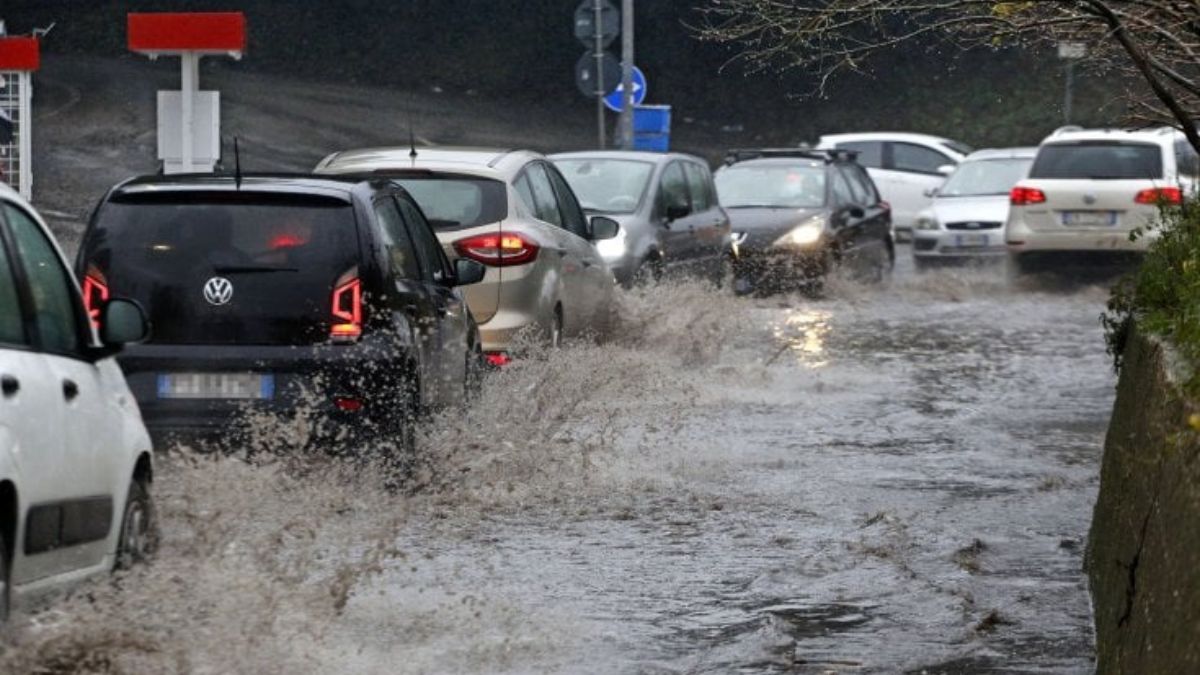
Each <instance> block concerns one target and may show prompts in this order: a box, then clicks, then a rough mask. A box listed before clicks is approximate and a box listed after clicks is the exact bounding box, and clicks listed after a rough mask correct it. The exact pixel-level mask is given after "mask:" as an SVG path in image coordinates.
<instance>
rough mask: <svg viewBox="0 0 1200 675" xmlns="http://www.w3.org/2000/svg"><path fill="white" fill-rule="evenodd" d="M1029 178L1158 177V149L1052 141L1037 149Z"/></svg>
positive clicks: (1160, 166) (1160, 173) (1160, 170)
mask: <svg viewBox="0 0 1200 675" xmlns="http://www.w3.org/2000/svg"><path fill="white" fill-rule="evenodd" d="M1029 177H1030V178H1088V179H1092V180H1119V179H1124V178H1162V177H1163V161H1162V150H1161V149H1160V148H1159V147H1158V146H1157V145H1152V144H1150V143H1122V142H1114V141H1088V142H1081V143H1053V144H1050V145H1043V146H1042V149H1041V150H1038V154H1037V159H1035V160H1034V162H1033V168H1032V169H1030V171H1029Z"/></svg>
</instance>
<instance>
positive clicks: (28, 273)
mask: <svg viewBox="0 0 1200 675" xmlns="http://www.w3.org/2000/svg"><path fill="white" fill-rule="evenodd" d="M4 215H5V216H6V217H7V219H8V224H9V228H10V229H11V231H12V234H13V239H14V240H15V241H16V244H17V252H18V257H19V258H20V261H21V265H22V267H23V268H24V269H25V278H26V279H28V281H29V290H30V293H31V294H32V295H33V304H34V311H35V312H36V313H37V327H38V333H39V335H40V336H41V347H42V349H44V350H46V351H49V352H54V353H58V354H75V353H78V352H79V351H80V347H81V346H82V344H81V341H80V331H79V306H78V304H77V301H76V299H75V290H74V289H75V284H74V282H73V281H72V280H71V277H70V276H68V275H67V271H66V269H65V268H63V265H62V262H61V261H60V260H59V258H58V255H57V254H56V253H55V251H54V246H53V245H51V243H50V240H49V239H47V238H46V235H45V234H44V233H43V232H42V230H41V228H40V227H38V225H37V223H35V222H34V221H33V218H31V217H30V216H29V215H28V214H26V213H25V212H24V211H22V210H21V209H18V208H15V207H13V206H10V205H7V204H6V205H5V206H4Z"/></svg>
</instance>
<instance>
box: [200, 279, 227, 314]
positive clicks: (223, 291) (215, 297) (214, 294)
mask: <svg viewBox="0 0 1200 675" xmlns="http://www.w3.org/2000/svg"><path fill="white" fill-rule="evenodd" d="M204 299H205V300H207V301H208V304H210V305H216V306H218V307H220V306H221V305H226V304H229V301H230V300H232V299H233V282H231V281H230V280H228V279H226V278H225V277H213V278H211V279H209V280H208V281H206V282H204Z"/></svg>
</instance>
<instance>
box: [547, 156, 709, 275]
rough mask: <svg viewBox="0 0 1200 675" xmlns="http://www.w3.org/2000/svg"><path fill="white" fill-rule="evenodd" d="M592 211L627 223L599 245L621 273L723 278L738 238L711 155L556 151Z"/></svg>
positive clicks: (557, 162)
mask: <svg viewBox="0 0 1200 675" xmlns="http://www.w3.org/2000/svg"><path fill="white" fill-rule="evenodd" d="M550 159H551V160H552V161H553V162H554V164H555V165H556V166H557V167H558V168H559V170H561V171H562V173H563V175H564V176H565V177H566V179H567V182H568V183H570V184H571V187H572V188H574V190H575V194H577V195H578V196H579V201H580V202H581V203H582V204H583V208H584V209H585V210H586V211H587V212H589V213H599V214H603V215H606V216H611V217H612V218H613V219H614V220H616V221H617V222H618V223H620V225H621V231H620V233H619V234H618V235H617V236H616V237H615V238H613V239H609V240H608V241H603V242H600V243H599V244H598V245H597V248H598V249H599V250H600V255H602V256H603V257H604V260H605V262H607V263H608V265H609V267H611V268H612V270H613V274H614V275H615V276H616V278H617V281H619V282H621V283H622V284H624V285H627V286H628V285H632V284H633V283H634V282H635V281H637V280H639V279H646V278H659V277H661V276H662V275H663V274H664V273H666V272H674V271H682V272H688V273H691V274H694V275H699V276H703V277H709V278H712V279H714V280H715V281H717V282H720V281H721V280H722V279H723V275H724V272H725V270H726V269H727V265H726V263H727V262H728V261H729V257H730V252H731V249H732V243H731V240H730V232H729V216H728V215H726V213H725V210H724V209H722V208H721V205H720V204H719V203H718V202H717V190H716V187H714V185H713V177H712V173H711V172H710V171H709V169H708V164H706V163H705V162H704V160H702V159H700V158H698V157H693V156H691V155H684V154H680V153H666V154H664V153H658V152H628V151H625V152H623V151H594V152H571V153H563V154H558V155H551V156H550Z"/></svg>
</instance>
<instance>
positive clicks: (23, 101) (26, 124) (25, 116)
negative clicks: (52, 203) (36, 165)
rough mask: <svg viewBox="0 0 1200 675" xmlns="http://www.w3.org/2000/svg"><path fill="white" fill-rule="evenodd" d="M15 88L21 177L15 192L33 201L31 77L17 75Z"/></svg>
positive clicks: (22, 74)
mask: <svg viewBox="0 0 1200 675" xmlns="http://www.w3.org/2000/svg"><path fill="white" fill-rule="evenodd" d="M17 83H18V84H17V86H18V88H19V89H20V90H21V95H20V100H19V101H18V103H17V105H18V108H19V111H18V113H17V114H18V115H19V117H20V122H19V125H20V126H19V130H18V138H17V155H18V157H17V161H18V162H19V164H18V167H17V174H18V175H19V176H20V177H21V179H20V181H19V184H18V186H17V191H18V192H20V193H21V196H22V197H24V198H25V199H28V200H30V201H32V200H33V105H32V104H31V101H32V99H33V87H32V83H33V77H32V76H31V75H30V74H29V73H28V72H24V71H22V72H21V73H19V74H18V75H17Z"/></svg>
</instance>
